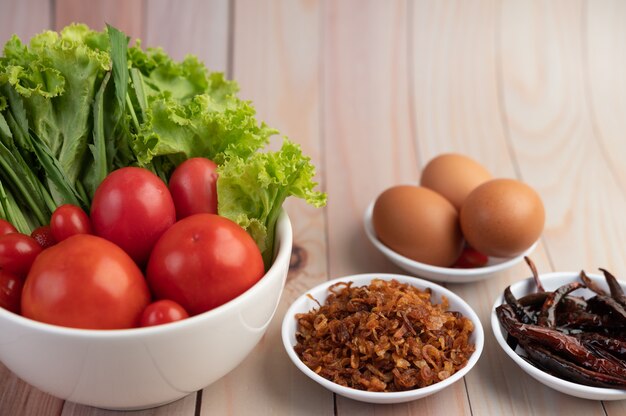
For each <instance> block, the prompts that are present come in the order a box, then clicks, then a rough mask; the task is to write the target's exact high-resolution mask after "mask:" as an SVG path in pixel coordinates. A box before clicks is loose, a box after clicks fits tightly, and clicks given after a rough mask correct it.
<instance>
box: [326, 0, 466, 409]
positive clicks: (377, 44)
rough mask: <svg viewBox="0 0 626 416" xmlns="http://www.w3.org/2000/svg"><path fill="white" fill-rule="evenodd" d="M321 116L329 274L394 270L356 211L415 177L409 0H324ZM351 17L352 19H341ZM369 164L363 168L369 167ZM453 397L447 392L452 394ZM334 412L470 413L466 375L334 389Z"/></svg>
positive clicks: (415, 158)
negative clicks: (385, 400) (381, 389)
mask: <svg viewBox="0 0 626 416" xmlns="http://www.w3.org/2000/svg"><path fill="white" fill-rule="evenodd" d="M324 7H325V10H324V19H325V21H324V25H325V30H324V56H323V59H324V85H323V88H324V98H325V100H324V116H325V117H324V119H325V127H326V129H325V132H324V136H325V141H326V143H328V144H332V145H328V146H327V147H326V154H325V156H326V163H327V166H328V167H327V169H328V175H329V177H330V178H333V180H332V181H329V182H328V186H327V189H328V194H329V200H330V203H329V206H328V221H329V229H330V230H333V232H332V233H331V234H330V235H329V248H330V253H329V261H330V274H331V276H333V277H336V276H341V275H346V274H353V273H359V272H372V271H381V272H382V271H386V270H392V271H393V270H395V268H394V267H393V266H391V265H390V264H389V262H388V261H386V260H385V259H383V258H381V256H380V253H375V252H374V250H373V249H372V247H371V245H370V244H369V242H367V240H366V239H365V237H364V235H363V231H362V223H361V218H362V215H363V212H364V210H365V208H366V206H367V205H368V203H369V202H370V201H372V200H373V199H374V198H375V197H376V196H377V195H378V194H379V193H380V192H382V190H384V189H385V188H387V187H389V186H391V185H394V184H398V183H416V182H417V179H418V163H417V147H416V142H415V140H414V135H413V130H412V125H411V116H412V114H411V113H410V111H409V110H410V108H411V107H410V101H409V98H410V95H409V89H408V87H409V76H410V74H409V73H408V61H407V53H406V51H407V46H408V45H407V39H408V25H407V20H408V19H407V12H408V10H407V4H406V2H403V1H395V2H388V3H386V4H384V5H383V3H380V2H375V1H369V2H362V1H354V2H346V1H344V2H326V3H324ZM348 21H350V25H346V24H345V22H348ZM366 172H367V173H366ZM451 397H452V398H453V399H449V398H451ZM337 412H338V414H364V415H368V414H382V415H384V414H395V413H397V412H406V413H412V414H458V415H460V414H470V408H469V402H468V400H467V394H466V391H465V386H464V384H463V383H456V384H454V385H453V386H452V387H450V388H449V389H447V390H446V391H445V392H441V393H439V394H436V395H433V396H430V397H427V398H425V399H422V400H418V401H415V402H411V403H408V404H402V405H396V406H383V405H371V404H363V403H359V402H355V401H353V400H349V399H345V398H343V397H340V396H337Z"/></svg>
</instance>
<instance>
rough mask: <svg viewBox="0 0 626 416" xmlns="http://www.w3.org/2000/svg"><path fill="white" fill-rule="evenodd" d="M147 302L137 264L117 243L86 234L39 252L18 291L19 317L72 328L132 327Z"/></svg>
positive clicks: (148, 300) (70, 238) (143, 280)
mask: <svg viewBox="0 0 626 416" xmlns="http://www.w3.org/2000/svg"><path fill="white" fill-rule="evenodd" d="M149 303H150V291H149V290H148V286H147V285H146V281H145V279H144V277H143V275H142V274H141V271H140V270H139V268H138V267H137V265H136V264H135V262H133V260H132V259H131V258H130V257H129V256H128V255H127V254H126V253H124V251H123V250H122V249H121V248H119V247H118V246H116V245H115V244H113V243H111V242H109V241H107V240H105V239H103V238H100V237H96V236H94V235H89V234H76V235H74V236H72V237H69V238H67V239H66V240H63V241H61V242H60V243H58V244H56V245H54V246H52V247H50V248H49V249H47V250H45V251H43V252H42V253H41V255H40V256H39V257H37V260H35V263H34V264H33V267H32V268H31V270H30V273H29V274H28V277H27V278H26V282H25V283H24V289H23V291H22V315H24V316H25V317H27V318H31V319H35V320H37V321H41V322H47V323H50V324H54V325H62V326H69V327H73V328H88V329H122V328H131V327H135V326H137V325H138V324H139V318H140V316H141V313H142V312H143V310H144V309H145V308H146V306H148V304H149Z"/></svg>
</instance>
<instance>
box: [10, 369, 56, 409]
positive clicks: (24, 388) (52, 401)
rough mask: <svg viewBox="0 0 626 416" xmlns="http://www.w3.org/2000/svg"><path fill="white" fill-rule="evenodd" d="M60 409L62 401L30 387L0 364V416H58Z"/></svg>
mask: <svg viewBox="0 0 626 416" xmlns="http://www.w3.org/2000/svg"><path fill="white" fill-rule="evenodd" d="M62 407H63V400H59V399H56V398H54V397H52V396H50V395H48V394H46V393H43V392H41V391H40V390H38V389H36V388H34V387H32V386H30V385H29V384H27V383H25V382H24V381H22V380H20V379H19V378H17V376H15V375H14V374H13V373H11V372H10V371H9V370H8V369H7V368H6V367H5V366H4V365H3V364H2V363H0V410H2V412H0V414H3V415H4V414H7V415H12V416H29V415H58V414H59V413H60V412H61V408H62Z"/></svg>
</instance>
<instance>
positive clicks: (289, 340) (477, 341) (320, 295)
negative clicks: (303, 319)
mask: <svg viewBox="0 0 626 416" xmlns="http://www.w3.org/2000/svg"><path fill="white" fill-rule="evenodd" d="M372 279H383V280H392V279H395V280H397V281H399V282H401V283H408V284H410V285H412V286H415V287H417V288H419V289H425V288H430V289H431V290H432V298H431V299H432V300H433V302H440V301H441V296H442V295H443V296H446V297H447V298H448V302H449V305H450V310H453V311H459V312H461V313H462V314H463V316H466V317H468V318H469V319H470V320H471V321H472V322H473V323H474V332H473V333H472V335H471V336H470V342H472V343H473V344H474V345H475V347H476V351H474V353H473V354H472V356H471V357H470V359H469V360H468V362H467V364H466V365H465V367H463V368H462V369H461V370H459V371H458V372H457V373H455V374H453V375H452V376H451V377H449V378H447V379H445V380H443V381H440V382H439V383H436V384H433V385H430V386H428V387H423V388H419V389H414V390H407V391H401V392H371V391H364V390H358V389H353V388H351V387H344V386H341V385H339V384H336V383H333V382H332V381H330V380H327V379H325V378H324V377H322V376H320V375H318V374H316V373H315V372H314V371H313V370H311V369H310V368H309V367H307V366H306V364H304V363H303V362H302V361H301V360H300V358H299V357H298V354H297V353H296V352H295V350H294V348H293V347H294V345H296V328H297V322H296V319H295V315H296V314H297V313H305V312H308V311H310V310H311V309H313V308H317V307H318V305H317V303H316V302H315V301H314V300H312V299H311V298H310V297H309V296H308V295H311V296H312V297H313V298H315V299H317V300H318V301H319V302H320V303H321V304H324V302H325V301H326V297H327V295H328V290H327V289H328V288H329V287H330V286H332V285H334V284H335V283H337V282H354V285H353V286H355V287H358V286H365V285H368V284H369V283H370V282H371V281H372ZM282 338H283V345H284V346H285V350H287V354H288V355H289V358H291V361H293V363H294V364H295V365H296V367H298V368H299V369H300V370H301V371H302V372H303V373H304V374H306V375H307V376H308V377H310V378H311V379H313V380H315V381H316V382H318V383H319V384H321V385H322V386H324V387H325V388H327V389H328V390H330V391H333V392H335V393H337V394H340V395H342V396H345V397H348V398H350V399H354V400H359V401H362V402H368V403H403V402H408V401H412V400H417V399H421V398H423V397H426V396H429V395H431V394H433V393H437V392H439V391H441V390H443V389H445V388H446V387H448V386H450V385H452V384H453V383H455V382H457V381H459V380H460V379H461V378H463V376H465V374H467V373H468V372H469V371H470V370H471V369H472V367H474V365H475V364H476V362H477V361H478V358H479V357H480V354H481V352H482V350H483V344H484V333H483V327H482V325H481V324H480V320H479V319H478V316H477V315H476V313H475V312H474V311H473V310H472V308H471V307H470V306H469V305H468V304H467V303H466V302H465V301H464V300H463V299H461V298H460V297H459V296H457V295H456V294H454V293H453V292H451V291H449V290H448V289H446V288H444V287H441V286H439V285H436V284H434V283H432V282H428V281H426V280H422V279H418V278H416V277H412V276H404V275H397V274H384V273H372V274H357V275H353V276H345V277H341V278H338V279H334V280H331V281H328V282H325V283H323V284H321V285H319V286H316V287H314V288H313V289H310V290H308V291H307V292H306V293H305V294H303V295H302V296H300V297H299V298H298V299H296V300H295V301H294V302H293V304H292V305H291V306H290V307H289V309H288V310H287V313H286V314H285V318H284V319H283V325H282Z"/></svg>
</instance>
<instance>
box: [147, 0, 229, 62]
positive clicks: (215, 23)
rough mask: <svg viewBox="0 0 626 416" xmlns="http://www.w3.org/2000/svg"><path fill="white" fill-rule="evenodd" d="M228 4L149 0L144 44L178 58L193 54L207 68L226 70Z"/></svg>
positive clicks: (201, 0) (215, 0)
mask: <svg viewBox="0 0 626 416" xmlns="http://www.w3.org/2000/svg"><path fill="white" fill-rule="evenodd" d="M229 5H230V1H229V0H210V1H204V0H188V1H184V2H181V1H176V0H150V1H149V2H147V3H146V21H145V42H144V46H151V47H157V46H160V47H162V48H163V49H164V50H165V51H166V52H167V53H168V54H169V55H170V56H172V57H173V58H174V59H178V60H182V59H183V58H184V57H185V56H186V55H188V54H193V55H196V56H198V58H200V59H201V60H202V61H203V62H204V63H205V64H206V65H207V66H208V68H209V69H210V70H212V71H222V72H227V66H228V47H229V45H228V41H229V38H228V31H229Z"/></svg>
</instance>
